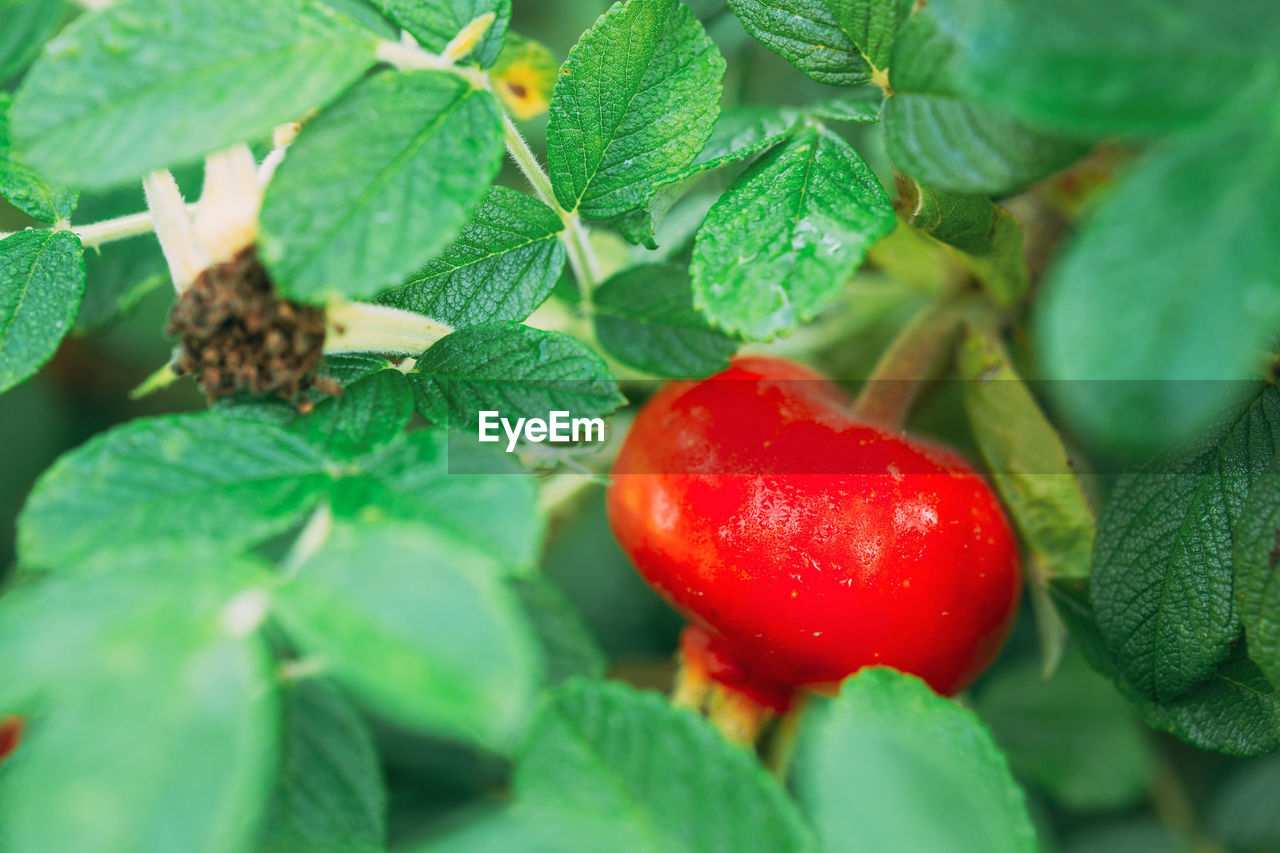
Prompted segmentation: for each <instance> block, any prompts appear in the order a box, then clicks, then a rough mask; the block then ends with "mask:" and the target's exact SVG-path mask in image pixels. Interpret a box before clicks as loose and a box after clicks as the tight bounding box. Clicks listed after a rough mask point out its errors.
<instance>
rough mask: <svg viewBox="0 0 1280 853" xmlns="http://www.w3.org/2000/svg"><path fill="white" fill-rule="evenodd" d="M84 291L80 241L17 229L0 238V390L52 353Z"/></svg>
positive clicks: (62, 234) (57, 233)
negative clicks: (11, 233)
mask: <svg viewBox="0 0 1280 853" xmlns="http://www.w3.org/2000/svg"><path fill="white" fill-rule="evenodd" d="M83 294H84V257H83V255H82V253H81V251H80V240H79V238H78V237H76V236H75V235H74V234H72V233H70V232H69V231H19V232H18V233H17V234H14V235H12V236H9V237H6V238H5V239H3V240H0V393H2V392H4V391H7V390H8V389H10V388H12V387H13V386H14V385H17V384H18V383H19V382H21V381H23V380H24V379H26V378H27V377H29V376H31V375H32V374H33V373H35V372H36V371H37V370H39V369H40V366H41V365H43V364H44V363H45V362H46V361H48V360H49V359H50V358H52V357H53V354H54V352H56V351H57V349H58V344H59V343H61V341H62V337H63V335H65V334H66V333H67V332H68V331H69V330H70V329H71V324H72V323H74V322H75V319H76V311H77V310H78V309H79V308H80V297H81V296H82V295H83Z"/></svg>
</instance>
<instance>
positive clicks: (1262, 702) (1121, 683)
mask: <svg viewBox="0 0 1280 853" xmlns="http://www.w3.org/2000/svg"><path fill="white" fill-rule="evenodd" d="M1050 589H1051V591H1052V593H1053V596H1054V603H1056V604H1057V605H1058V612H1059V613H1061V614H1062V617H1063V619H1064V621H1066V623H1067V624H1068V626H1070V628H1071V633H1072V635H1073V636H1074V637H1075V638H1076V640H1077V641H1078V642H1079V643H1080V649H1081V651H1083V652H1084V654H1085V657H1086V658H1087V659H1088V661H1089V665H1090V666H1092V667H1093V668H1094V669H1096V670H1098V672H1101V673H1102V674H1103V675H1106V676H1107V677H1108V678H1110V679H1111V680H1112V681H1113V682H1115V685H1116V686H1117V687H1118V688H1120V690H1121V692H1123V693H1124V694H1125V696H1126V697H1128V699H1129V701H1130V702H1132V703H1133V704H1134V705H1135V706H1136V707H1137V709H1138V711H1139V712H1140V713H1141V714H1142V718H1143V719H1144V720H1145V721H1146V722H1147V725H1149V726H1151V727H1152V728H1155V729H1159V730H1160V731H1165V732H1169V733H1170V734H1173V735H1176V736H1177V737H1180V738H1182V739H1183V740H1184V741H1186V742H1187V743H1190V744H1192V745H1193V746H1197V747H1200V748H1201V749H1212V750H1216V751H1218V752H1225V753H1227V754H1228V755H1239V756H1255V755H1265V754H1267V753H1269V752H1274V751H1275V750H1276V749H1280V694H1277V693H1276V690H1275V688H1274V687H1272V685H1271V684H1270V682H1268V681H1267V679H1266V677H1265V676H1264V675H1263V674H1262V672H1261V670H1259V669H1258V667H1257V666H1256V665H1255V664H1254V663H1252V662H1251V661H1250V660H1249V659H1248V657H1247V649H1245V648H1243V647H1237V648H1236V649H1235V650H1234V651H1233V652H1232V653H1231V655H1230V657H1228V658H1227V659H1226V660H1225V661H1223V662H1222V663H1221V664H1219V665H1218V667H1217V668H1216V669H1215V670H1214V671H1213V673H1212V674H1211V675H1210V676H1209V677H1208V678H1207V679H1206V680H1204V681H1202V682H1200V683H1199V684H1197V685H1196V686H1195V687H1193V688H1191V689H1190V690H1189V691H1187V692H1186V693H1184V694H1183V695H1181V696H1179V697H1178V698H1176V699H1173V700H1170V701H1168V702H1157V701H1155V700H1153V699H1151V698H1150V697H1148V696H1147V695H1146V694H1145V693H1142V692H1140V691H1138V690H1136V689H1135V688H1134V687H1133V686H1131V685H1130V684H1129V683H1128V682H1127V681H1125V679H1124V676H1123V675H1122V674H1121V673H1120V670H1119V668H1118V667H1117V666H1116V663H1115V661H1114V660H1113V659H1112V657H1111V654H1110V653H1109V652H1108V651H1107V646H1106V642H1105V641H1104V640H1103V638H1102V635H1101V634H1100V633H1099V631H1098V626H1097V623H1096V621H1095V619H1094V614H1093V610H1092V608H1091V607H1090V606H1089V600H1088V595H1087V594H1086V591H1085V590H1086V587H1085V585H1084V584H1082V583H1076V584H1067V583H1062V582H1055V583H1053V584H1052V585H1051V586H1050Z"/></svg>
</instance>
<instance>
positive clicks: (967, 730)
mask: <svg viewBox="0 0 1280 853" xmlns="http://www.w3.org/2000/svg"><path fill="white" fill-rule="evenodd" d="M796 750H797V751H796V757H795V770H794V771H793V786H794V788H795V790H796V795H797V797H798V798H799V800H800V803H801V805H802V806H803V807H804V809H805V811H806V812H808V814H809V816H810V818H811V819H812V820H813V822H814V824H815V825H816V826H817V829H818V835H819V837H820V838H821V839H822V840H823V842H824V848H825V849H827V850H831V851H835V850H858V851H863V850H865V851H879V850H948V851H954V853H961V851H975V853H996V851H1027V853H1031V851H1034V850H1036V837H1035V831H1034V830H1033V829H1032V826H1031V820H1030V818H1029V817H1028V816H1027V811H1026V805H1025V803H1024V802H1023V795H1022V790H1021V789H1020V788H1019V787H1018V785H1017V783H1015V782H1014V781H1013V777H1012V776H1010V775H1009V768H1008V765H1007V764H1006V763H1005V759H1004V756H1003V755H1002V754H1001V753H1000V751H999V750H998V749H997V748H996V745H995V743H994V742H993V741H992V738H991V735H990V733H989V732H988V731H987V730H986V729H985V728H984V727H983V725H982V724H981V723H980V722H979V721H978V719H977V717H975V716H974V715H973V713H972V712H971V711H968V710H966V709H964V708H962V707H960V706H959V705H957V704H956V703H955V702H952V701H950V700H948V699H943V698H941V697H939V696H937V695H935V694H934V693H933V692H932V691H931V690H930V689H929V688H928V686H926V685H925V683H924V682H923V681H920V680H919V679H917V678H916V677H914V676H910V675H903V674H901V673H898V672H895V671H893V670H889V669H884V668H879V667H877V668H869V669H864V670H862V671H861V672H859V673H858V674H857V675H854V676H853V677H851V678H849V679H847V680H846V681H845V682H844V685H843V686H842V687H841V690H840V695H839V696H838V697H837V698H836V699H835V700H834V701H830V702H823V703H822V704H820V705H818V706H816V707H814V708H812V709H811V710H810V711H809V712H808V713H807V714H806V716H805V719H804V722H803V724H802V728H801V732H800V737H799V741H798V744H797V747H796Z"/></svg>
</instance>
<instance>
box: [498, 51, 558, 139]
mask: <svg viewBox="0 0 1280 853" xmlns="http://www.w3.org/2000/svg"><path fill="white" fill-rule="evenodd" d="M489 73H490V76H491V77H492V78H493V84H494V85H493V89H494V91H495V92H497V93H498V96H499V97H500V98H502V102H503V103H504V104H506V105H507V109H509V110H511V112H513V113H514V114H515V117H516V118H518V119H520V120H521V121H525V120H527V119H531V118H534V117H535V116H540V115H542V114H543V113H545V112H546V111H547V107H548V106H549V105H550V104H551V89H552V88H553V87H554V86H555V84H556V57H555V54H553V53H552V52H551V48H549V47H547V46H546V45H545V44H542V43H541V42H537V41H534V40H533V39H527V38H524V37H522V36H518V35H516V34H515V33H511V34H510V35H508V36H507V43H506V45H505V46H503V48H502V53H501V54H499V55H498V61H497V62H496V63H495V64H494V66H493V70H492V71H491V72H489Z"/></svg>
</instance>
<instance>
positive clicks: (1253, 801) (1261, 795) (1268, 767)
mask: <svg viewBox="0 0 1280 853" xmlns="http://www.w3.org/2000/svg"><path fill="white" fill-rule="evenodd" d="M1277 790H1280V756H1277V755H1273V756H1270V757H1268V758H1263V759H1260V760H1258V761H1253V762H1250V763H1249V764H1246V765H1244V766H1243V767H1239V768H1237V769H1236V770H1234V771H1233V772H1232V774H1231V775H1230V776H1229V777H1228V778H1227V781H1226V782H1225V783H1224V784H1223V785H1222V786H1221V787H1220V788H1219V789H1218V790H1217V792H1216V793H1215V795H1214V798H1213V806H1212V808H1211V809H1210V811H1209V816H1208V819H1207V821H1206V823H1207V825H1208V830H1209V832H1210V833H1211V834H1212V837H1213V838H1214V839H1215V840H1217V841H1220V842H1222V843H1224V844H1227V845H1229V846H1230V848H1231V849H1232V850H1252V851H1259V853H1261V851H1266V850H1275V849H1277V848H1280V814H1278V813H1277V812H1276V808H1275V796H1276V791H1277Z"/></svg>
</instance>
